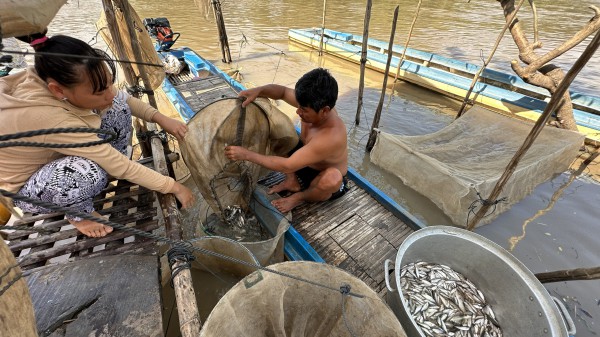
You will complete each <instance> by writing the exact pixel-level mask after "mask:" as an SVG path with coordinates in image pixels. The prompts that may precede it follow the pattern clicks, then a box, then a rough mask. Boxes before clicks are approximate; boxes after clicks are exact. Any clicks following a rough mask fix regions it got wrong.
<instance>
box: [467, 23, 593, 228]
mask: <svg viewBox="0 0 600 337" xmlns="http://www.w3.org/2000/svg"><path fill="white" fill-rule="evenodd" d="M598 46H600V33H596V36H594V38H593V39H592V41H591V42H590V44H589V45H588V46H587V48H586V49H585V50H584V51H583V53H582V54H581V56H580V57H579V59H577V61H576V62H575V64H574V65H573V67H571V69H570V70H569V72H568V73H567V74H566V75H565V78H564V79H563V81H562V82H560V85H559V86H558V88H557V89H556V92H555V93H554V95H552V97H551V98H550V102H548V105H546V108H545V109H544V112H543V113H542V115H541V116H540V117H539V118H538V120H537V121H536V122H535V125H534V126H533V128H532V129H531V132H530V133H529V135H528V136H527V138H526V139H525V141H524V142H523V145H521V147H520V148H519V150H518V151H517V153H515V155H514V157H513V158H512V159H511V161H510V162H509V163H508V165H507V166H506V170H505V171H504V173H503V174H502V176H501V177H500V179H498V182H496V186H494V189H493V190H492V192H491V193H490V196H489V197H488V198H487V200H488V201H492V202H493V201H494V200H496V199H497V198H498V196H499V195H500V192H502V188H504V185H505V184H506V182H507V181H508V179H509V178H510V176H511V175H512V174H513V172H514V171H515V170H516V168H517V165H518V164H519V161H520V160H521V158H522V157H523V156H524V155H525V153H526V152H527V150H529V148H530V147H531V144H533V141H534V140H535V138H536V137H537V136H538V135H539V134H540V132H541V131H542V128H543V127H544V126H545V125H546V122H548V119H549V118H550V116H551V115H552V113H553V112H554V111H555V110H556V108H557V107H558V106H559V105H560V104H561V101H562V96H563V94H564V93H565V92H566V91H567V90H568V89H569V86H570V85H571V82H573V80H574V79H575V77H576V76H577V74H579V72H580V71H581V69H583V67H584V66H585V64H586V63H587V62H588V61H589V60H590V58H592V56H593V55H594V53H595V52H596V50H597V49H598ZM513 62H516V61H513ZM490 206H491V203H490V202H487V203H484V204H483V205H481V208H480V209H479V210H478V211H477V213H476V214H475V217H473V219H472V220H471V221H470V222H469V223H468V224H467V230H473V228H475V225H477V223H478V222H479V221H480V220H481V219H482V218H483V217H484V216H485V214H486V213H487V211H488V209H489V208H490Z"/></svg>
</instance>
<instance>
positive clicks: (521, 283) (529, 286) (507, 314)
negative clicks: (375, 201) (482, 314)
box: [385, 226, 574, 337]
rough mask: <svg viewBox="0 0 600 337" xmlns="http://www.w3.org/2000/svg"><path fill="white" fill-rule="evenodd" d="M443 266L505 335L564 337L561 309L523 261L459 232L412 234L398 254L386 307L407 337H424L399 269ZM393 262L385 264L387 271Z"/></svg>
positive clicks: (443, 230) (450, 229)
mask: <svg viewBox="0 0 600 337" xmlns="http://www.w3.org/2000/svg"><path fill="white" fill-rule="evenodd" d="M418 261H425V262H431V263H437V264H444V265H447V266H449V267H450V268H452V269H453V270H455V271H457V272H459V273H461V274H463V275H464V276H465V277H466V278H468V279H469V280H471V281H472V282H473V283H474V284H475V285H476V286H477V287H478V288H479V290H481V292H482V293H483V294H484V295H485V298H486V300H487V302H488V304H490V305H491V306H492V308H493V310H494V313H495V315H496V319H497V321H498V322H499V325H500V327H501V328H502V330H503V333H504V336H528V337H550V336H552V337H566V336H568V335H569V334H574V331H572V330H571V329H569V330H568V329H567V326H566V325H565V321H564V318H563V315H566V317H567V318H568V319H569V320H570V317H568V314H566V312H562V313H561V311H559V308H558V307H557V304H556V303H555V301H554V300H553V298H552V297H551V296H550V294H548V292H547V291H546V289H545V288H544V287H543V286H542V284H541V283H540V282H539V281H538V280H537V279H536V277H535V276H534V275H533V273H531V271H529V270H528V269H527V268H526V267H525V266H524V265H523V264H522V263H521V262H520V261H519V260H517V259H516V258H515V257H514V256H513V255H511V254H510V253H509V252H508V251H506V250H505V249H503V248H502V247H500V246H498V245H497V244H496V243H494V242H492V241H490V240H488V239H486V238H484V237H482V236H480V235H477V234H475V233H472V232H470V231H467V230H464V229H459V228H455V227H446V226H435V227H427V228H424V229H421V230H419V231H416V232H414V233H413V234H411V235H409V236H408V237H407V238H406V240H405V241H404V242H403V243H402V245H401V246H400V248H399V249H398V254H397V256H396V262H395V271H394V276H395V277H394V280H393V281H395V282H393V283H394V284H390V282H389V277H390V275H389V272H388V271H387V270H386V272H385V277H386V282H387V285H388V294H387V302H388V304H389V305H390V307H391V308H392V310H393V311H394V312H395V313H396V315H397V316H398V319H399V320H400V323H402V326H403V327H404V329H405V330H406V332H407V334H408V335H409V336H423V337H424V336H425V334H423V333H422V332H421V330H420V329H419V328H418V326H417V323H416V322H415V320H414V319H413V317H412V315H411V314H410V311H409V305H408V303H407V302H406V300H405V299H404V296H403V295H402V290H401V289H398V290H396V289H394V288H395V287H396V285H397V284H400V271H401V268H402V267H403V266H404V265H406V264H408V263H411V262H418ZM389 262H390V261H389V260H388V261H386V262H385V269H389V268H388V264H389Z"/></svg>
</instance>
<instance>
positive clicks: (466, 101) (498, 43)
mask: <svg viewBox="0 0 600 337" xmlns="http://www.w3.org/2000/svg"><path fill="white" fill-rule="evenodd" d="M523 2H525V0H521V1H520V2H519V5H518V6H517V8H516V9H515V11H514V12H513V13H512V14H511V15H510V17H509V18H508V19H507V20H506V23H505V24H504V27H503V28H502V31H501V32H500V34H498V37H497V38H496V43H494V48H493V49H492V52H491V53H490V55H489V56H488V58H487V60H486V61H485V62H484V63H483V66H482V67H481V68H479V70H478V71H477V73H476V74H475V76H474V77H473V80H472V81H471V86H470V87H469V90H468V91H467V95H466V96H465V98H464V100H463V103H462V105H461V107H460V109H458V113H457V114H456V118H458V117H460V116H462V115H463V114H464V112H465V108H466V107H467V104H469V97H470V96H471V93H472V92H473V88H475V84H476V83H477V81H478V80H479V77H480V76H481V73H483V71H484V70H485V68H486V67H487V66H488V64H490V62H491V61H492V57H494V54H495V53H496V50H497V49H498V45H500V41H502V37H504V33H505V32H506V30H507V29H508V27H509V26H510V25H511V24H512V22H513V20H514V19H515V17H516V16H517V12H519V9H521V5H523Z"/></svg>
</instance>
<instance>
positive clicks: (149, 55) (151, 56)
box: [96, 3, 165, 89]
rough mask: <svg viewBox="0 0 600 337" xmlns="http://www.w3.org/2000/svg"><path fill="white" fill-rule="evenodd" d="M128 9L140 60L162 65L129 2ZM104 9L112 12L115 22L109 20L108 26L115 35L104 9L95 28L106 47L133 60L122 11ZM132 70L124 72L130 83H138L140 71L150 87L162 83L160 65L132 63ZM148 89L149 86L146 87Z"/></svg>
mask: <svg viewBox="0 0 600 337" xmlns="http://www.w3.org/2000/svg"><path fill="white" fill-rule="evenodd" d="M127 6H129V11H130V12H131V16H132V18H133V20H134V26H135V28H136V29H135V33H136V36H137V40H138V45H139V47H140V49H141V51H142V60H143V62H145V63H152V64H159V65H162V64H163V62H162V61H161V59H160V57H159V56H158V54H157V53H156V50H155V49H154V44H153V43H152V39H151V38H150V35H148V33H147V32H146V29H145V28H144V25H143V23H142V20H141V19H140V17H139V16H138V15H137V13H136V12H135V10H134V9H133V7H131V5H130V4H129V3H127ZM105 10H110V11H113V12H114V15H115V20H116V22H114V23H113V22H110V27H111V28H113V29H115V30H116V32H117V33H116V35H117V36H115V35H114V34H111V32H110V31H109V23H108V22H107V21H106V15H105V14H104V11H103V12H102V13H101V15H100V18H99V19H98V22H96V28H97V29H98V31H99V32H100V34H101V35H102V38H103V39H104V41H106V43H107V44H108V47H109V48H110V50H111V51H112V53H113V54H114V55H117V56H118V57H124V58H126V59H127V60H132V61H134V60H135V54H134V52H133V48H132V43H131V38H130V36H129V30H128V29H127V22H126V21H125V16H124V15H123V12H122V11H121V10H119V9H118V8H115V7H112V8H105ZM132 67H133V71H134V72H135V74H129V73H127V72H125V77H126V78H127V82H128V83H129V84H130V85H133V84H137V83H138V77H139V74H140V72H144V73H145V74H146V75H147V76H148V79H149V81H150V83H149V85H150V87H151V89H157V88H159V87H160V86H161V85H162V82H163V80H164V79H165V70H164V69H163V68H162V67H155V66H147V65H139V64H132ZM146 89H150V88H146Z"/></svg>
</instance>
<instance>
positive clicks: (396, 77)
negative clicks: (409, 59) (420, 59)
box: [394, 0, 423, 83]
mask: <svg viewBox="0 0 600 337" xmlns="http://www.w3.org/2000/svg"><path fill="white" fill-rule="evenodd" d="M422 2H423V0H419V3H418V4H417V11H416V12H415V16H414V17H413V21H412V23H411V24H410V29H409V30H408V36H407V37H406V42H405V43H404V50H403V51H402V56H400V61H398V67H397V68H396V76H394V83H396V81H397V80H398V75H400V67H401V66H402V62H404V58H405V57H406V49H408V44H409V43H410V38H411V37H412V32H413V29H414V28H415V23H416V22H417V18H418V17H419V10H420V9H421V3H422Z"/></svg>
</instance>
